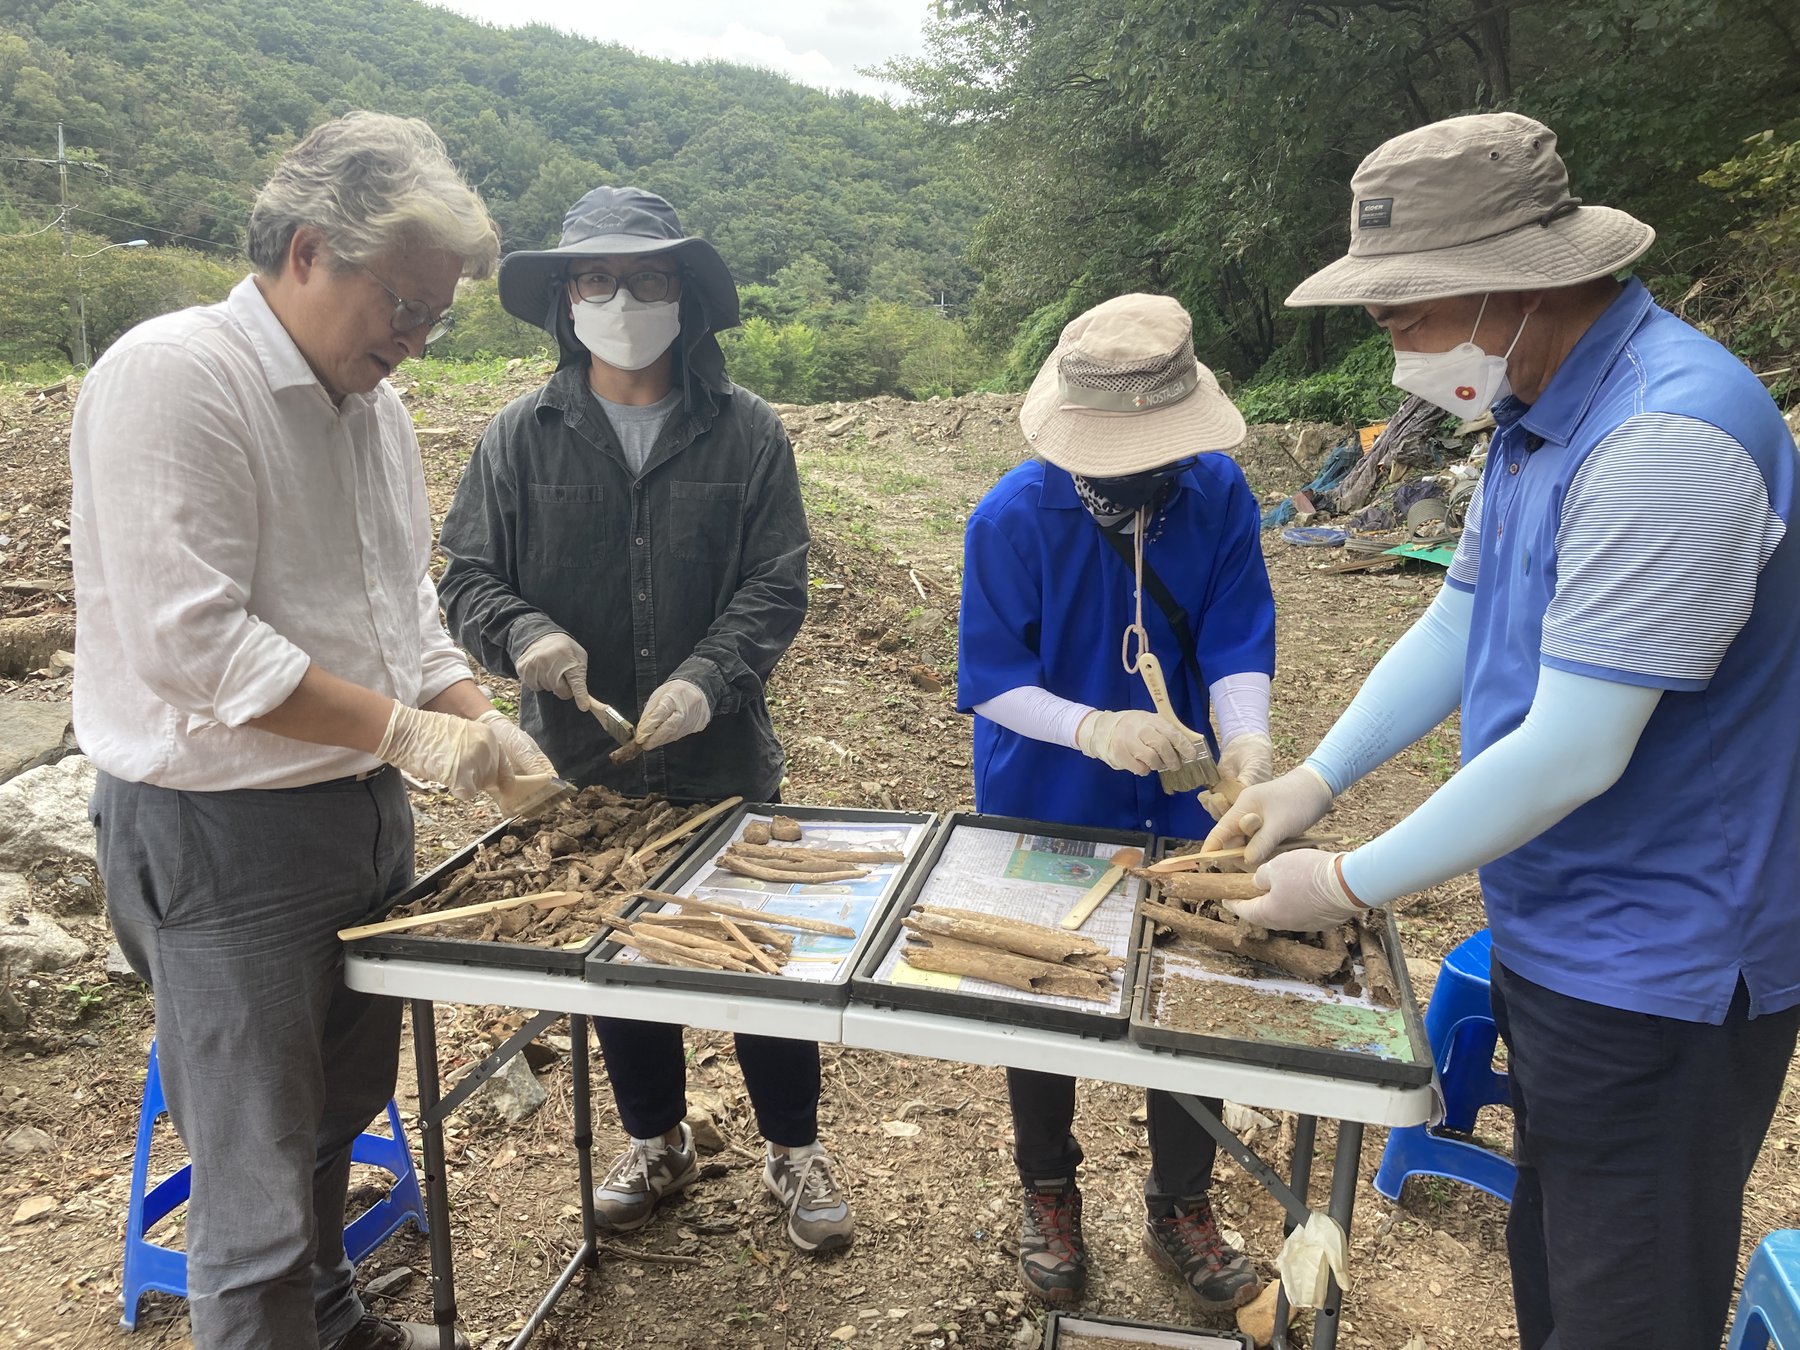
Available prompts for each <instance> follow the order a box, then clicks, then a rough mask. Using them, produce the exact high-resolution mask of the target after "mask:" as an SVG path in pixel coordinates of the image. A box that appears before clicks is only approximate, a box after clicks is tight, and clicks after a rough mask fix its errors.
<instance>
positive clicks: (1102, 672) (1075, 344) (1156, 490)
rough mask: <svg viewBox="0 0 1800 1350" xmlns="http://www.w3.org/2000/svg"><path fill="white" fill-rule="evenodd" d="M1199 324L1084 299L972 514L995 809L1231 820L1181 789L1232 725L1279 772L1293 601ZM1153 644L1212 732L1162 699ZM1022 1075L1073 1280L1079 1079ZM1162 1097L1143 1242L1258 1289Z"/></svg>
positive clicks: (1029, 1266)
mask: <svg viewBox="0 0 1800 1350" xmlns="http://www.w3.org/2000/svg"><path fill="white" fill-rule="evenodd" d="M1192 328H1193V325H1192V321H1191V320H1190V319H1189V317H1188V314H1187V311H1186V310H1184V309H1183V308H1182V307H1181V305H1180V303H1179V302H1178V301H1176V300H1174V299H1172V298H1170V297H1168V296H1157V295H1121V296H1117V297H1115V298H1114V299H1111V300H1108V301H1106V302H1105V303H1104V304H1101V305H1097V306H1095V307H1094V308H1093V309H1091V310H1089V311H1087V312H1086V313H1085V314H1082V315H1080V316H1078V317H1077V318H1075V319H1073V320H1071V321H1070V323H1069V324H1068V326H1067V327H1066V328H1064V329H1063V332H1062V336H1061V340H1060V341H1059V342H1058V344H1057V347H1056V350H1055V351H1053V352H1052V353H1051V354H1050V357H1049V359H1048V360H1047V361H1045V363H1044V366H1043V369H1042V370H1041V371H1040V372H1039V373H1038V377H1037V379H1036V381H1035V382H1034V383H1033V384H1032V386H1031V391H1030V392H1029V393H1028V394H1027V395H1026V396H1025V402H1024V405H1023V406H1022V407H1021V408H1020V411H1019V422H1020V425H1021V426H1022V427H1023V428H1024V430H1025V435H1026V439H1027V441H1028V442H1029V444H1030V445H1031V448H1032V449H1033V450H1034V451H1036V454H1037V457H1034V458H1032V459H1031V460H1028V461H1027V462H1026V463H1024V464H1021V465H1019V467H1018V468H1016V469H1014V470H1013V471H1012V472H1010V473H1008V474H1007V475H1006V476H1005V477H1004V478H1002V479H1001V480H1000V482H999V483H998V484H996V485H995V486H994V488H993V489H992V490H991V491H990V492H989V493H988V494H987V496H986V497H984V498H983V499H982V501H981V504H980V505H979V506H977V507H976V509H975V511H974V513H973V514H972V515H971V516H970V517H969V527H968V532H967V536H966V538H965V540H964V560H965V561H964V569H963V596H962V616H961V622H960V624H959V629H958V653H957V703H958V705H959V707H960V708H961V710H962V711H964V712H972V713H974V714H975V805H976V808H977V809H978V810H980V811H983V812H987V813H990V814H996V815H1009V816H1023V817H1026V818H1029V819H1034V820H1047V821H1056V822H1059V823H1063V824H1070V825H1086V826H1093V827H1101V828H1113V829H1127V830H1140V831H1144V832H1148V833H1153V834H1164V835H1173V836H1177V837H1180V838H1195V837H1197V836H1199V835H1201V834H1204V833H1205V832H1206V831H1207V830H1209V829H1210V828H1211V827H1212V823H1213V816H1212V814H1210V813H1209V811H1208V809H1207V808H1208V805H1209V804H1210V805H1212V806H1213V808H1214V809H1215V810H1221V811H1222V810H1223V809H1224V808H1223V800H1224V799H1223V797H1222V796H1221V795H1219V794H1218V793H1207V794H1200V793H1198V792H1197V791H1195V790H1192V789H1189V790H1186V791H1177V790H1174V785H1179V784H1180V783H1182V782H1183V781H1192V777H1193V775H1192V772H1191V766H1192V765H1193V764H1194V762H1195V761H1196V760H1197V759H1198V758H1199V756H1200V755H1201V754H1202V753H1205V754H1209V755H1210V754H1212V753H1214V750H1213V747H1214V746H1215V745H1217V746H1218V747H1219V749H1218V751H1217V753H1218V769H1219V776H1220V779H1221V783H1225V782H1233V783H1239V784H1248V783H1259V782H1262V781H1264V780H1265V779H1267V778H1268V777H1270V775H1271V774H1273V773H1274V767H1275V766H1274V748H1273V746H1272V745H1271V743H1270V740H1269V735H1268V730H1269V681H1270V677H1271V675H1272V674H1273V673H1274V669H1275V602H1274V598H1273V596H1272V595H1271V593H1270V589H1269V574H1268V571H1267V570H1266V569H1265V567H1264V565H1263V557H1262V545H1261V540H1260V517H1259V513H1258V510H1257V505H1256V498H1255V496H1254V495H1253V494H1252V493H1251V491H1250V486H1249V484H1248V483H1246V482H1245V481H1244V474H1243V471H1242V470H1241V469H1239V468H1238V466H1237V464H1236V463H1235V462H1234V461H1233V460H1232V459H1231V457H1230V456H1229V455H1225V454H1217V453H1205V452H1209V451H1221V450H1228V449H1230V448H1231V447H1232V446H1235V445H1237V444H1238V442H1240V441H1241V440H1243V438H1244V419H1243V418H1242V417H1241V416H1240V415H1239V414H1238V411H1237V409H1236V408H1235V407H1233V406H1232V403H1231V400H1230V399H1229V398H1227V397H1226V396H1225V394H1224V393H1223V392H1222V391H1221V390H1220V388H1219V385H1218V381H1217V380H1215V379H1214V378H1213V374H1212V372H1211V371H1210V370H1208V369H1207V368H1206V367H1205V366H1203V365H1201V364H1200V363H1199V362H1198V361H1197V360H1195V358H1194V345H1193V336H1192ZM1128 633H1129V634H1130V635H1131V636H1130V637H1129V639H1128V640H1127V644H1126V647H1125V650H1124V652H1123V653H1121V649H1120V645H1119V644H1120V640H1121V638H1122V637H1125V636H1126V635H1127V634H1128ZM1145 654H1149V655H1153V656H1155V657H1156V659H1157V663H1158V664H1159V665H1160V666H1161V668H1162V671H1163V673H1164V676H1165V678H1166V683H1167V686H1168V694H1169V699H1170V703H1171V705H1172V710H1173V711H1174V713H1175V714H1176V716H1178V717H1179V718H1180V719H1181V722H1182V723H1183V726H1184V727H1189V728H1193V729H1194V730H1196V731H1198V732H1200V734H1201V735H1202V736H1203V737H1204V742H1200V741H1196V740H1194V739H1192V738H1190V737H1189V736H1188V735H1187V734H1185V733H1184V731H1183V728H1181V727H1176V726H1174V724H1173V723H1171V722H1169V721H1167V720H1165V719H1164V718H1162V717H1161V716H1159V715H1158V713H1157V712H1156V711H1155V710H1154V709H1153V707H1152V702H1151V696H1150V694H1149V691H1148V688H1147V686H1146V683H1145V680H1144V679H1143V678H1142V677H1141V675H1140V673H1139V667H1140V666H1141V658H1142V656H1143V655H1145ZM1209 706H1210V716H1209ZM1214 719H1216V721H1217V723H1218V731H1217V734H1216V738H1215V734H1214V731H1213V728H1212V721H1213V720H1214ZM1160 774H1170V775H1174V779H1173V784H1172V785H1170V786H1165V784H1164V783H1163V782H1162V781H1159V775H1160ZM1006 1079H1007V1095H1008V1098H1009V1100H1010V1103H1011V1106H1012V1117H1013V1153H1014V1160H1015V1162H1016V1164H1017V1166H1018V1170H1019V1177H1020V1180H1021V1181H1022V1182H1023V1184H1024V1191H1025V1194H1024V1212H1023V1218H1022V1221H1021V1225H1020V1239H1019V1272H1020V1277H1021V1279H1022V1280H1023V1281H1024V1284H1025V1287H1026V1288H1027V1289H1028V1290H1030V1291H1031V1293H1032V1294H1033V1295H1035V1296H1036V1297H1037V1298H1038V1299H1040V1300H1041V1301H1043V1302H1045V1303H1051V1304H1066V1303H1070V1302H1073V1301H1074V1300H1076V1299H1077V1298H1079V1297H1080V1296H1081V1294H1082V1291H1083V1288H1084V1286H1085V1284H1086V1278H1087V1247H1086V1244H1085V1242H1084V1240H1083V1235H1082V1228H1081V1191H1080V1189H1079V1187H1078V1185H1077V1181H1076V1170H1077V1168H1078V1166H1079V1164H1080V1163H1081V1160H1082V1152H1081V1146H1080V1144H1079V1143H1078V1142H1077V1141H1076V1139H1075V1136H1074V1134H1073V1133H1072V1132H1071V1125H1072V1123H1073V1121H1074V1116H1075V1080H1074V1079H1073V1078H1068V1077H1064V1076H1063V1075H1060V1074H1051V1073H1036V1072H1028V1071H1026V1070H1023V1069H1009V1070H1008V1071H1007V1075H1006ZM1206 1104H1207V1106H1208V1107H1209V1109H1211V1110H1212V1111H1214V1112H1217V1111H1218V1110H1219V1109H1220V1103H1219V1102H1217V1101H1212V1102H1208V1103H1206ZM1146 1110H1147V1115H1146V1119H1147V1125H1148V1133H1149V1142H1150V1159H1151V1166H1150V1175H1149V1177H1148V1178H1147V1179H1146V1180H1145V1183H1144V1203H1145V1209H1146V1223H1145V1229H1144V1245H1145V1248H1146V1251H1147V1252H1148V1254H1149V1255H1150V1257H1151V1259H1153V1260H1154V1261H1155V1262H1156V1263H1157V1264H1158V1265H1160V1266H1162V1267H1163V1268H1164V1269H1165V1270H1167V1271H1169V1272H1171V1273H1172V1274H1174V1275H1175V1276H1176V1277H1177V1278H1178V1279H1179V1280H1180V1281H1181V1282H1182V1289H1183V1291H1184V1292H1185V1294H1186V1295H1187V1296H1188V1298H1189V1299H1190V1300H1191V1301H1192V1302H1193V1303H1194V1304H1195V1305H1196V1306H1197V1307H1199V1308H1201V1309H1202V1310H1204V1311H1210V1312H1221V1311H1225V1310H1227V1309H1231V1308H1235V1307H1239V1306H1241V1305H1242V1304H1245V1303H1248V1302H1249V1301H1250V1300H1251V1299H1253V1298H1255V1297H1256V1294H1257V1292H1258V1290H1259V1288H1260V1284H1259V1281H1258V1280H1257V1277H1256V1272H1255V1270H1254V1269H1253V1268H1252V1267H1251V1264H1250V1261H1249V1258H1248V1257H1246V1256H1245V1255H1244V1254H1243V1253H1242V1252H1240V1251H1238V1250H1236V1248H1234V1247H1233V1246H1231V1245H1230V1244H1229V1243H1228V1242H1227V1241H1226V1239H1225V1237H1224V1236H1223V1234H1222V1232H1221V1231H1220V1229H1219V1226H1218V1223H1217V1221H1216V1219H1215V1218H1214V1215H1213V1210H1212V1205H1211V1202H1210V1200H1209V1198H1208V1193H1209V1191H1210V1188H1211V1186H1212V1170H1213V1157H1214V1152H1215V1148H1216V1146H1215V1144H1214V1142H1213V1138H1212V1136H1211V1135H1210V1134H1208V1133H1207V1132H1206V1131H1205V1129H1203V1128H1202V1127H1201V1125H1200V1124H1199V1122H1198V1121H1196V1120H1195V1119H1194V1118H1193V1117H1192V1116H1191V1115H1189V1114H1188V1112H1187V1110H1186V1108H1184V1107H1183V1106H1182V1105H1181V1103H1180V1102H1178V1101H1177V1100H1176V1099H1175V1098H1174V1097H1173V1096H1171V1095H1170V1094H1169V1093H1166V1092H1155V1091H1153V1092H1150V1093H1149V1094H1148V1099H1147V1108H1146Z"/></svg>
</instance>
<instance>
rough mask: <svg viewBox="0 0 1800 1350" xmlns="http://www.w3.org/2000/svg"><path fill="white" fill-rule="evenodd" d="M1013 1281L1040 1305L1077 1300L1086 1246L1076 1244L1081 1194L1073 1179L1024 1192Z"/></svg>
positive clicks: (1083, 1280)
mask: <svg viewBox="0 0 1800 1350" xmlns="http://www.w3.org/2000/svg"><path fill="white" fill-rule="evenodd" d="M1019 1278H1020V1279H1021V1280H1023V1281H1024V1282H1025V1287H1026V1289H1028V1290H1030V1291H1031V1293H1032V1294H1033V1295H1035V1296H1036V1297H1037V1298H1038V1299H1039V1300H1040V1301H1042V1302H1044V1303H1050V1304H1056V1305H1059V1306H1060V1305H1062V1304H1067V1303H1073V1302H1074V1301H1075V1300H1076V1299H1078V1298H1080V1297H1081V1293H1082V1290H1083V1289H1084V1288H1085V1287H1086V1285H1087V1244H1086V1243H1084V1242H1083V1241H1082V1240H1081V1191H1080V1190H1079V1189H1078V1188H1077V1187H1076V1185H1075V1182H1074V1180H1073V1179H1071V1180H1068V1181H1047V1182H1039V1183H1038V1184H1037V1185H1036V1186H1027V1187H1026V1188H1025V1216H1024V1218H1023V1219H1022V1220H1021V1221H1020V1223H1019Z"/></svg>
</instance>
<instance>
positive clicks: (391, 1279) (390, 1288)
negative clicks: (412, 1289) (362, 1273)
mask: <svg viewBox="0 0 1800 1350" xmlns="http://www.w3.org/2000/svg"><path fill="white" fill-rule="evenodd" d="M412 1277H413V1269H412V1267H411V1266H395V1267H394V1268H393V1269H392V1270H390V1271H388V1272H386V1273H385V1274H382V1275H377V1276H376V1277H375V1278H374V1279H372V1280H370V1281H369V1283H368V1285H367V1286H366V1287H365V1288H364V1289H363V1293H365V1294H368V1295H372V1296H373V1297H375V1298H391V1297H392V1296H393V1295H395V1294H397V1293H399V1292H400V1291H401V1290H402V1289H404V1288H406V1286H407V1285H409V1284H411V1283H412Z"/></svg>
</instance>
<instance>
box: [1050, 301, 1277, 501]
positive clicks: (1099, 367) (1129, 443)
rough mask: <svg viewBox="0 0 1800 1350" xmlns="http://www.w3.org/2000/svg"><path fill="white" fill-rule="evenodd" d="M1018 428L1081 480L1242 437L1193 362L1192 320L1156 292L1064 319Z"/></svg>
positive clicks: (1206, 373) (1139, 469)
mask: <svg viewBox="0 0 1800 1350" xmlns="http://www.w3.org/2000/svg"><path fill="white" fill-rule="evenodd" d="M1019 425H1020V426H1022V427H1023V428H1024V429H1025V439H1026V440H1027V441H1028V442H1030V444H1031V448H1032V449H1033V450H1034V451H1036V452H1037V453H1038V454H1040V455H1042V456H1043V457H1044V458H1045V459H1047V460H1049V461H1050V462H1051V463H1052V464H1054V465H1056V466H1057V467H1058V468H1061V469H1067V470H1068V471H1069V472H1070V473H1078V474H1080V475H1081V476H1082V477H1084V478H1122V477H1124V476H1125V475H1126V474H1133V473H1143V472H1144V471H1146V470H1148V469H1159V468H1161V467H1162V466H1163V465H1165V464H1172V463H1173V462H1174V461H1176V460H1178V459H1186V458H1188V457H1189V456H1190V455H1197V454H1199V453H1200V452H1201V451H1204V450H1229V449H1230V448H1231V447H1232V446H1234V445H1236V444H1237V443H1238V442H1239V441H1241V440H1243V439H1244V419H1243V417H1242V416H1240V415H1239V413H1238V410H1237V409H1236V408H1235V407H1234V406H1232V402H1231V400H1230V399H1229V398H1227V397H1226V396H1225V394H1224V392H1223V391H1222V390H1221V389H1220V388H1219V382H1218V380H1217V379H1215V378H1214V377H1213V373H1212V372H1211V371H1210V370H1208V369H1207V368H1206V367H1205V366H1203V365H1201V364H1200V363H1199V362H1198V361H1197V360H1195V359H1194V321H1193V320H1192V319H1190V318H1189V317H1188V312H1187V311H1186V310H1185V309H1183V308H1182V307H1181V304H1180V302H1179V301H1176V300H1174V299H1172V298H1170V297H1169V296H1166V295H1121V296H1116V297H1115V298H1113V299H1111V300H1108V301H1106V302H1105V303H1104V304H1099V305H1095V306H1094V307H1093V308H1092V309H1090V310H1088V311H1087V313H1085V314H1082V315H1079V316H1078V317H1076V318H1074V319H1071V320H1070V321H1069V323H1068V326H1067V327H1065V328H1064V329H1063V331H1062V338H1061V340H1060V341H1058V342H1057V344H1056V350H1055V351H1053V352H1051V353H1050V358H1049V359H1048V360H1047V361H1045V362H1044V365H1043V368H1042V369H1041V370H1039V371H1038V373H1037V378H1036V379H1035V380H1033V381H1032V383H1031V390H1030V392H1029V393H1027V394H1026V395H1025V402H1024V405H1023V406H1022V407H1020V409H1019Z"/></svg>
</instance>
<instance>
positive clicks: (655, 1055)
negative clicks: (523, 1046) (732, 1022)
mask: <svg viewBox="0 0 1800 1350" xmlns="http://www.w3.org/2000/svg"><path fill="white" fill-rule="evenodd" d="M593 1022H594V1031H595V1032H596V1033H597V1034H598V1035H599V1037H600V1053H601V1054H602V1055H604V1056H605V1057H606V1076H607V1078H608V1079H609V1080H610V1081H611V1083H612V1090H613V1100H614V1101H615V1102H616V1103H617V1104H618V1107H619V1119H620V1121H621V1122H622V1123H623V1124H624V1126H625V1132H626V1133H627V1134H629V1135H630V1136H631V1137H632V1138H634V1139H654V1138H656V1137H657V1136H658V1135H661V1134H667V1133H668V1132H669V1131H670V1130H672V1129H674V1128H675V1127H676V1126H677V1125H679V1124H680V1123H681V1121H682V1117H684V1116H686V1115H687V1058H686V1054H685V1052H684V1051H683V1049H682V1045H681V1028H680V1027H678V1026H673V1025H671V1024H669V1023H667V1022H634V1021H631V1020H629V1019H626V1018H620V1017H596V1018H594V1019H593ZM736 1039H737V1059H738V1067H739V1068H741V1069H742V1070H743V1071H744V1087H745V1088H746V1090H748V1092H749V1093H750V1105H751V1106H752V1107H753V1108H755V1111H756V1127H757V1129H759V1130H761V1131H762V1137H763V1138H764V1139H766V1140H768V1141H769V1142H770V1143H771V1144H776V1145H779V1146H780V1147H782V1148H801V1147H804V1146H805V1145H807V1144H810V1143H812V1142H813V1140H815V1139H817V1138H818V1137H819V1046H818V1042H816V1041H789V1040H778V1039H777V1038H775V1037H773V1036H744V1035H740V1036H738V1037H737V1038H736Z"/></svg>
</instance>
